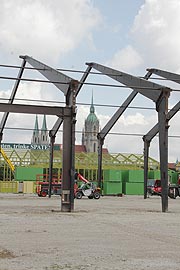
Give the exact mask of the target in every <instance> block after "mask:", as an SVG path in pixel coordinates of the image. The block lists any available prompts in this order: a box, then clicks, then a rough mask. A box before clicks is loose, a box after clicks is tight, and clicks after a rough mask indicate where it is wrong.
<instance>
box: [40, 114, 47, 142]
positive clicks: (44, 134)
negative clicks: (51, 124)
mask: <svg viewBox="0 0 180 270" xmlns="http://www.w3.org/2000/svg"><path fill="white" fill-rule="evenodd" d="M40 144H46V145H47V144H49V137H48V130H47V123H46V116H45V115H44V117H43V124H42V129H41V140H40Z"/></svg>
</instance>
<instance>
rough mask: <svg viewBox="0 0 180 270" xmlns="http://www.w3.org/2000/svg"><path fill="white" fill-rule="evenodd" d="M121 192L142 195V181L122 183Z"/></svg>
mask: <svg viewBox="0 0 180 270" xmlns="http://www.w3.org/2000/svg"><path fill="white" fill-rule="evenodd" d="M123 193H124V194H126V195H143V194H144V183H128V182H127V183H123Z"/></svg>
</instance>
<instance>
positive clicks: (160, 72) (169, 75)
mask: <svg viewBox="0 0 180 270" xmlns="http://www.w3.org/2000/svg"><path fill="white" fill-rule="evenodd" d="M147 70H148V71H149V72H150V73H151V74H152V73H153V74H156V75H158V76H160V77H163V78H166V79H167V80H169V81H173V82H176V83H178V84H180V75H179V74H176V73H172V72H169V71H165V70H161V69H156V68H148V69H147Z"/></svg>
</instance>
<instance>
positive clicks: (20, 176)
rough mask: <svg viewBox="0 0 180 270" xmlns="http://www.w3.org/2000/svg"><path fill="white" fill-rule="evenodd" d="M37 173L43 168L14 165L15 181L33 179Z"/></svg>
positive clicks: (40, 172) (41, 172)
mask: <svg viewBox="0 0 180 270" xmlns="http://www.w3.org/2000/svg"><path fill="white" fill-rule="evenodd" d="M37 174H43V168H31V167H16V170H15V180H16V181H35V180H36V175H37Z"/></svg>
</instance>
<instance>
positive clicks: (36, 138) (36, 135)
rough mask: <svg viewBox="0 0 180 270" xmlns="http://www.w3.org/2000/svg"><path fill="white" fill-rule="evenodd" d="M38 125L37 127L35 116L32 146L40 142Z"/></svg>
mask: <svg viewBox="0 0 180 270" xmlns="http://www.w3.org/2000/svg"><path fill="white" fill-rule="evenodd" d="M39 135H40V134H39V125H38V116H37V115H36V120H35V125H34V130H33V136H32V140H31V143H32V144H39V141H40V136H39Z"/></svg>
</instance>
